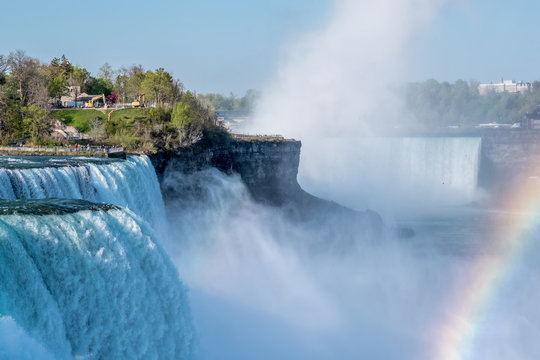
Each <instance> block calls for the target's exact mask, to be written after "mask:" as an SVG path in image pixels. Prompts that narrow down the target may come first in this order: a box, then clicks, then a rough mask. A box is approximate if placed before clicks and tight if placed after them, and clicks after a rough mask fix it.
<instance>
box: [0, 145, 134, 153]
mask: <svg viewBox="0 0 540 360" xmlns="http://www.w3.org/2000/svg"><path fill="white" fill-rule="evenodd" d="M0 152H50V153H78V152H94V153H104V154H110V153H119V152H124V148H123V147H122V146H84V145H82V146H79V145H77V146H55V147H41V146H0Z"/></svg>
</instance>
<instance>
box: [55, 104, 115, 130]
mask: <svg viewBox="0 0 540 360" xmlns="http://www.w3.org/2000/svg"><path fill="white" fill-rule="evenodd" d="M51 114H52V116H53V117H54V118H55V119H58V120H62V121H63V122H64V123H65V124H66V125H68V126H73V127H75V128H77V130H79V131H80V132H83V133H88V132H89V131H90V121H91V120H93V119H95V118H99V119H100V120H101V121H104V120H107V114H108V113H107V114H104V113H102V112H101V111H97V110H94V109H62V110H55V111H52V112H51Z"/></svg>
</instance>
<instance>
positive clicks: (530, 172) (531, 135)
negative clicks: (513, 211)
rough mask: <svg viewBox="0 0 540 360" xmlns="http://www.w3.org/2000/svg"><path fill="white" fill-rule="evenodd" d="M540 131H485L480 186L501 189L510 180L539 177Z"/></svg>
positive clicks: (505, 186)
mask: <svg viewBox="0 0 540 360" xmlns="http://www.w3.org/2000/svg"><path fill="white" fill-rule="evenodd" d="M535 164H540V131H533V130H531V131H524V130H519V129H515V130H497V131H490V132H488V131H486V132H484V133H483V134H482V153H481V159H480V169H479V178H478V182H479V185H480V186H482V187H484V188H487V189H492V190H494V191H498V190H499V189H504V188H507V187H508V186H509V182H511V181H527V179H530V178H540V167H539V166H537V165H535Z"/></svg>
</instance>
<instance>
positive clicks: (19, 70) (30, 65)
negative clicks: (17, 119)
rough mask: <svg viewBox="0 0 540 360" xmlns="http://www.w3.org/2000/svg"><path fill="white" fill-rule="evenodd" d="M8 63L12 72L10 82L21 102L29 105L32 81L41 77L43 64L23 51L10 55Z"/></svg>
mask: <svg viewBox="0 0 540 360" xmlns="http://www.w3.org/2000/svg"><path fill="white" fill-rule="evenodd" d="M7 61H8V66H9V70H10V76H9V77H8V82H9V83H10V85H11V86H12V87H13V88H14V89H16V91H17V94H18V96H19V99H20V100H21V102H22V103H23V104H27V103H28V96H29V93H30V91H31V89H30V86H31V80H32V79H33V78H35V77H37V76H39V68H40V66H41V63H40V62H39V60H38V59H35V58H31V57H29V56H27V55H26V53H25V52H24V51H21V50H17V51H16V52H12V53H10V54H9V56H8V60H7Z"/></svg>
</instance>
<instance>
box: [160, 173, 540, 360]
mask: <svg viewBox="0 0 540 360" xmlns="http://www.w3.org/2000/svg"><path fill="white" fill-rule="evenodd" d="M179 184H180V185H179ZM164 186H165V187H168V186H170V187H175V189H177V191H179V193H180V194H181V195H180V196H179V197H178V198H176V199H175V200H170V201H168V203H167V213H168V214H169V215H168V216H169V223H170V234H171V236H169V240H168V241H167V242H166V244H165V247H166V249H167V251H168V253H169V255H170V256H171V258H172V259H173V262H174V263H175V264H176V265H177V267H178V269H179V272H180V276H181V278H182V279H183V280H184V281H185V282H186V284H187V285H188V287H189V288H190V299H191V305H192V309H193V316H194V322H195V326H196V328H197V331H198V339H199V349H200V358H201V359H218V358H219V359H253V358H258V359H277V358H279V359H308V358H309V359H321V360H323V359H362V358H371V359H411V360H412V359H414V360H423V359H426V360H427V359H433V358H434V354H437V351H438V349H439V346H440V342H441V340H440V339H441V338H443V336H442V335H441V334H442V333H444V332H445V331H446V330H448V329H447V327H448V326H450V325H451V324H453V323H454V322H455V321H459V322H465V323H466V322H468V321H471V319H467V318H462V317H461V316H463V314H461V313H460V312H459V311H456V304H459V303H460V299H461V298H462V297H463V296H466V295H467V294H466V293H464V291H465V290H464V289H467V288H468V286H469V282H470V276H471V275H474V273H471V269H474V267H475V264H476V263H477V261H478V260H479V259H482V258H484V257H487V258H491V257H494V258H496V257H497V256H500V254H498V253H497V252H486V251H487V250H486V247H485V246H481V244H482V243H483V242H485V241H486V239H490V238H493V236H494V231H493V230H490V229H489V228H487V227H486V225H485V224H486V223H487V221H486V217H485V216H484V215H485V214H483V213H481V212H478V211H477V210H469V212H467V213H466V214H464V215H463V214H462V213H459V214H460V216H462V217H460V216H456V214H449V213H444V214H439V215H440V216H441V218H442V217H444V218H445V219H448V218H450V219H451V221H450V222H448V221H446V222H445V223H439V222H437V221H434V222H430V223H426V224H422V223H416V224H413V226H414V228H415V231H416V232H417V235H416V237H415V238H413V239H408V240H404V239H397V238H395V237H394V236H393V235H392V233H385V234H383V235H381V236H380V237H378V238H372V237H365V236H362V235H358V236H356V238H355V239H354V242H352V243H351V242H347V243H346V245H343V244H340V242H341V240H342V239H343V238H345V237H346V236H348V234H349V230H350V229H347V228H344V223H343V222H341V221H336V219H335V218H333V217H331V216H327V219H328V220H327V221H323V222H322V223H321V222H320V220H319V221H318V222H319V223H318V224H317V225H314V224H313V223H311V222H297V221H295V220H291V219H289V218H288V217H287V215H286V214H285V213H283V212H282V210H281V209H280V208H275V207H268V206H264V205H260V204H257V203H255V202H253V201H252V200H251V198H250V196H249V193H248V191H247V189H246V188H245V187H244V185H243V183H242V182H241V180H240V178H239V177H237V176H227V175H225V174H223V173H221V172H219V171H217V170H215V169H210V170H205V171H202V172H198V173H195V174H192V175H184V174H181V173H177V172H169V173H168V174H166V177H165V181H164ZM323 215H330V214H323ZM433 216H435V214H434V215H433ZM464 219H468V220H464ZM354 226H355V224H350V225H349V226H348V227H349V228H354ZM321 229H324V231H321ZM463 232H468V235H467V236H466V237H465V238H460V236H461V235H462V234H463ZM537 264H538V256H537V255H531V256H530V258H529V259H527V261H525V262H524V263H523V264H522V265H521V266H520V268H519V270H517V271H518V272H519V276H515V274H514V276H510V277H509V278H508V279H507V281H506V284H505V286H503V287H501V289H499V292H500V294H499V295H500V296H499V297H498V298H497V300H496V301H495V302H493V303H492V304H490V306H489V308H490V309H489V316H488V317H487V318H486V320H485V321H486V323H485V324H484V325H481V326H480V328H481V331H479V332H478V333H477V334H475V340H476V341H475V343H474V347H471V350H470V353H471V355H470V356H468V357H463V358H464V359H483V358H490V359H508V358H519V359H531V358H534V357H533V356H534V354H537V353H538V351H540V347H539V346H538V344H537V342H536V340H534V339H535V338H536V337H537V336H539V335H540V326H539V325H538V324H540V321H537V320H540V317H539V315H538V314H537V311H536V309H535V305H534V304H535V303H536V302H535V301H531V298H529V296H532V298H533V299H539V298H540V282H539V281H538V280H539V279H538V277H537V275H536V273H537V272H536V270H537V268H538V265H537ZM522 280H525V281H526V283H527V286H523V283H522V282H521V281H522ZM470 326H477V324H473V323H471V324H470ZM522 329H527V333H526V334H524V333H522ZM450 330H452V331H459V329H450ZM518 344H519V345H518Z"/></svg>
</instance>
